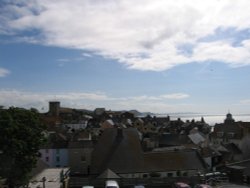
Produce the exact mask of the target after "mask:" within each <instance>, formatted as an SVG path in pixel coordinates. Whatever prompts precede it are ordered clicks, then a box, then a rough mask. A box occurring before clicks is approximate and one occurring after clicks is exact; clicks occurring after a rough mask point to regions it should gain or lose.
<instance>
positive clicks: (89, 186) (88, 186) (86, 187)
mask: <svg viewBox="0 0 250 188" xmlns="http://www.w3.org/2000/svg"><path fill="white" fill-rule="evenodd" d="M82 188H94V186H91V185H84V186H82Z"/></svg>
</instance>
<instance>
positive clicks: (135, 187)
mask: <svg viewBox="0 0 250 188" xmlns="http://www.w3.org/2000/svg"><path fill="white" fill-rule="evenodd" d="M134 188H145V186H144V185H135V186H134Z"/></svg>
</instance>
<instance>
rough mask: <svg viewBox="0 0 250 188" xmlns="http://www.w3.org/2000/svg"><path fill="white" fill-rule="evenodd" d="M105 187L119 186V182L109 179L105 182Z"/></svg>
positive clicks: (114, 187) (117, 187)
mask: <svg viewBox="0 0 250 188" xmlns="http://www.w3.org/2000/svg"><path fill="white" fill-rule="evenodd" d="M105 188H119V184H118V183H117V181H115V180H107V181H106V183H105Z"/></svg>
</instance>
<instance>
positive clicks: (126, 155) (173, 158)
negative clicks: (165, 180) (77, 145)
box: [91, 128, 206, 178]
mask: <svg viewBox="0 0 250 188" xmlns="http://www.w3.org/2000/svg"><path fill="white" fill-rule="evenodd" d="M104 146H105V147H104ZM107 169H110V170H111V171H112V172H113V173H115V174H116V175H117V176H119V177H121V178H149V177H153V176H154V175H155V174H157V175H160V177H177V176H187V177H189V176H193V175H196V174H197V173H198V172H204V170H205V169H206V164H205V163H204V161H203V160H202V158H201V157H200V155H199V153H198V152H197V151H195V150H189V151H184V150H182V151H170V152H165V151H164V152H148V153H144V152H143V150H142V148H141V145H140V139H139V135H138V132H137V130H136V129H134V128H128V129H106V130H105V131H104V132H103V134H102V136H101V138H100V139H99V141H98V143H97V144H96V146H95V148H94V151H93V154H92V161H91V174H92V175H96V176H100V175H101V174H103V173H104V172H105V171H106V170H107Z"/></svg>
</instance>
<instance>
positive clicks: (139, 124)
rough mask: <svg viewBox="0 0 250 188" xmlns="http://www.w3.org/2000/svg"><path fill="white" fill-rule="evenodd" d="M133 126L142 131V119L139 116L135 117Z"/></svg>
mask: <svg viewBox="0 0 250 188" xmlns="http://www.w3.org/2000/svg"><path fill="white" fill-rule="evenodd" d="M134 127H135V128H137V129H138V131H140V132H141V133H144V121H143V120H142V119H141V118H137V119H136V120H135V121H134Z"/></svg>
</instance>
